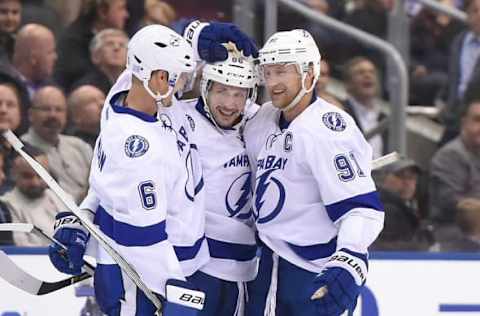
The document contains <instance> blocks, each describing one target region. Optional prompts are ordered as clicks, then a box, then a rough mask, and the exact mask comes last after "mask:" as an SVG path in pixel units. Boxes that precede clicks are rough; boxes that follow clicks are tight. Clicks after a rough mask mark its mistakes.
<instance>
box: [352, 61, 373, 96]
mask: <svg viewBox="0 0 480 316" xmlns="http://www.w3.org/2000/svg"><path fill="white" fill-rule="evenodd" d="M346 84H347V90H348V92H349V93H350V94H351V95H352V96H353V97H354V98H355V99H357V100H359V101H361V102H368V101H369V100H371V99H373V98H375V97H376V96H377V95H378V75H377V69H376V67H375V65H374V64H373V63H372V62H371V61H369V60H367V59H364V60H361V61H359V62H356V63H355V64H353V65H352V66H351V67H350V69H349V70H348V80H347V82H346Z"/></svg>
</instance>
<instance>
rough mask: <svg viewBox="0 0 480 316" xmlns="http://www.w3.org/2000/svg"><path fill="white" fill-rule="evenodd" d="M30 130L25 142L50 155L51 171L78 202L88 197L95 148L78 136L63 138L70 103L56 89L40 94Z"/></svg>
mask: <svg viewBox="0 0 480 316" xmlns="http://www.w3.org/2000/svg"><path fill="white" fill-rule="evenodd" d="M29 114H30V115H29V117H30V123H31V126H30V129H29V130H28V132H27V133H26V134H25V135H23V136H22V140H23V141H26V142H28V143H30V144H32V145H33V146H35V147H38V148H39V149H41V150H42V151H44V152H46V153H47V156H48V161H49V165H50V170H51V173H52V175H53V176H54V177H55V178H56V179H57V181H58V183H59V184H60V186H61V187H62V188H63V189H64V190H65V191H66V192H67V193H70V194H71V195H72V196H73V197H74V198H75V200H76V201H77V202H79V201H80V200H81V199H82V198H83V197H84V196H85V194H86V191H87V188H88V184H87V178H88V173H89V167H90V161H91V159H92V154H93V153H92V148H91V147H90V146H89V145H88V144H87V143H85V142H84V141H82V140H81V139H79V138H77V137H74V136H66V135H63V134H61V132H62V131H63V129H64V128H65V125H66V122H67V103H66V100H65V96H64V94H63V92H62V91H61V90H60V89H59V88H57V87H54V86H47V87H44V88H41V89H40V90H38V92H37V93H36V94H35V96H34V97H33V100H32V107H31V108H30V112H29Z"/></svg>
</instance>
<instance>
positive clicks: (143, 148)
mask: <svg viewBox="0 0 480 316" xmlns="http://www.w3.org/2000/svg"><path fill="white" fill-rule="evenodd" d="M149 147H150V144H149V143H148V141H147V139H146V138H145V137H143V136H140V135H132V136H129V137H128V138H127V140H126V141H125V154H126V155H127V157H129V158H137V157H141V156H143V155H145V153H146V152H147V150H148V148H149Z"/></svg>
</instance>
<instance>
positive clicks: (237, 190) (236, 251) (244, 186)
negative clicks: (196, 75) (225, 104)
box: [182, 98, 258, 281]
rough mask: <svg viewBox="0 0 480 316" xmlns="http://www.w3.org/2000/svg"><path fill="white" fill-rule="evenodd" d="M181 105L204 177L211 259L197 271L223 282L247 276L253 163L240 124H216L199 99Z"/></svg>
mask: <svg viewBox="0 0 480 316" xmlns="http://www.w3.org/2000/svg"><path fill="white" fill-rule="evenodd" d="M182 106H183V109H184V111H185V112H186V113H187V119H188V120H189V121H190V122H191V124H192V129H193V131H194V132H193V139H194V143H195V144H197V146H198V149H199V154H200V159H201V164H202V168H203V175H204V179H205V194H206V195H205V210H206V222H205V235H206V236H207V240H208V246H209V249H210V256H211V259H210V261H209V262H208V263H207V265H205V266H204V267H202V268H201V271H203V272H205V273H207V274H209V275H212V276H214V277H217V278H220V279H223V280H227V281H251V280H253V279H254V278H255V276H256V273H257V257H256V251H257V246H256V240H255V232H254V229H253V227H252V226H253V216H252V209H251V201H252V200H251V199H252V191H251V168H250V162H249V160H248V156H247V154H246V150H245V145H244V142H243V139H242V138H241V135H240V133H239V130H238V128H239V126H237V127H235V128H232V129H223V130H220V129H219V128H217V127H216V125H215V124H214V123H213V122H212V121H211V120H210V119H209V116H208V115H207V114H206V113H205V110H204V108H203V106H204V104H203V100H202V99H201V98H199V99H194V100H190V101H185V102H184V103H183V104H182ZM252 108H255V109H256V108H258V106H257V105H255V104H254V105H250V107H249V109H250V111H249V112H252V110H251V109H252ZM240 124H241V123H239V125H240Z"/></svg>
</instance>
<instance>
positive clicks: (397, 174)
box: [372, 157, 430, 250]
mask: <svg viewBox="0 0 480 316" xmlns="http://www.w3.org/2000/svg"><path fill="white" fill-rule="evenodd" d="M420 173H421V170H420V167H419V166H418V165H417V164H416V163H415V162H414V161H413V160H412V159H408V158H405V157H402V158H400V160H398V161H397V162H395V163H393V164H390V165H388V166H386V167H384V168H382V169H381V170H379V171H378V172H375V173H374V175H375V180H376V183H377V189H378V192H379V193H380V198H381V200H382V203H383V205H384V206H385V212H386V214H385V226H384V228H383V231H382V232H381V233H380V236H379V237H378V238H377V240H376V241H375V243H374V244H373V245H372V249H375V250H427V249H428V247H429V246H430V243H429V238H427V237H428V234H427V233H426V232H425V231H424V230H423V228H421V227H422V225H421V221H420V212H419V210H418V202H417V181H418V179H419V175H420Z"/></svg>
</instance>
